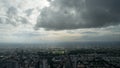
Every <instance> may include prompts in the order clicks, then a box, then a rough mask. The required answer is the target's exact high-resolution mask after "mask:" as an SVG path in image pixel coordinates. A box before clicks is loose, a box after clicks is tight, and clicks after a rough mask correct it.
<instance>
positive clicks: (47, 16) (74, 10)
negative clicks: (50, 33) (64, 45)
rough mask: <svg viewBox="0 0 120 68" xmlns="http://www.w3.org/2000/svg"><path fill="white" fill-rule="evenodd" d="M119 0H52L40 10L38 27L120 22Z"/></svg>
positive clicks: (87, 26)
mask: <svg viewBox="0 0 120 68" xmlns="http://www.w3.org/2000/svg"><path fill="white" fill-rule="evenodd" d="M119 3H120V0H53V1H50V6H49V7H46V8H44V9H42V10H41V14H40V15H39V17H38V20H37V24H36V26H35V28H36V29H38V28H45V29H48V30H70V29H79V28H100V27H106V26H110V25H116V24H119V23H120V8H119V6H120V4H119Z"/></svg>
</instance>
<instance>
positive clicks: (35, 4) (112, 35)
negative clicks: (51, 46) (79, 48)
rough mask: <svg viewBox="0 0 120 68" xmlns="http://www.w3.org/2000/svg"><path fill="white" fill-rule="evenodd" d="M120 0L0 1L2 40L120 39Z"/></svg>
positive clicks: (8, 41)
mask: <svg viewBox="0 0 120 68" xmlns="http://www.w3.org/2000/svg"><path fill="white" fill-rule="evenodd" d="M119 6H120V0H0V43H42V42H45V43H47V42H89V41H90V42H94V41H99V42H105V41H107V42H111V41H120V8H119Z"/></svg>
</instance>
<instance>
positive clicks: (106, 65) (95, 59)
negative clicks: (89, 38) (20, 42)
mask: <svg viewBox="0 0 120 68" xmlns="http://www.w3.org/2000/svg"><path fill="white" fill-rule="evenodd" d="M0 68H120V49H119V48H118V49H116V48H115V49H114V48H93V49H92V48H91V49H86V48H81V49H66V48H46V49H39V48H35V49H34V48H33V49H32V48H31V49H30V48H29V49H20V48H19V49H18V48H16V49H12V48H11V49H0Z"/></svg>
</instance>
